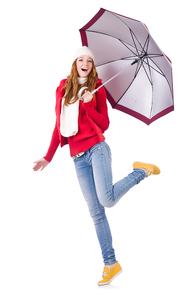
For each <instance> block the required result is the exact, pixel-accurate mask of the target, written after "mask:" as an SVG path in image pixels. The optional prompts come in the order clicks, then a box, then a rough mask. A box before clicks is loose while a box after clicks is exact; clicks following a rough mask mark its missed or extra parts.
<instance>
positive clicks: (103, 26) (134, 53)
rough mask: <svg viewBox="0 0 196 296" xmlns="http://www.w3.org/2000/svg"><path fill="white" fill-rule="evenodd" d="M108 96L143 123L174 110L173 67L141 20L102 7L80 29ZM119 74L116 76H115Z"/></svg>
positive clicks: (116, 104) (148, 122)
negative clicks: (92, 54) (92, 55)
mask: <svg viewBox="0 0 196 296" xmlns="http://www.w3.org/2000/svg"><path fill="white" fill-rule="evenodd" d="M79 31H80V35H81V39H82V44H83V45H86V46H88V47H89V48H90V50H92V52H93V53H94V56H95V62H96V63H95V65H96V68H97V72H98V74H99V77H100V78H101V79H102V81H103V83H105V82H107V81H108V80H110V78H111V77H113V76H115V77H114V79H112V80H110V81H109V82H108V83H106V84H105V89H106V93H107V99H108V101H109V102H110V104H111V106H112V107H113V108H115V109H118V110H121V111H123V112H125V113H128V114H130V115H132V116H134V117H136V118H138V119H140V120H141V121H143V122H145V123H146V124H150V123H152V122H153V121H155V120H156V119H158V118H160V117H161V116H163V115H165V114H167V113H169V112H171V111H173V110H174V102H173V83H172V67H171V61H170V60H169V58H168V57H167V56H166V55H165V54H164V53H163V52H162V51H161V50H160V48H159V47H158V46H157V44H156V43H155V41H154V40H153V38H152V37H151V35H150V33H149V31H148V29H147V27H146V26H145V25H144V24H143V23H142V22H140V21H137V20H134V19H130V18H128V17H125V16H122V15H119V14H116V13H113V12H111V11H108V10H105V9H103V8H101V9H100V10H99V12H98V13H97V14H96V15H95V16H94V17H93V18H92V19H91V20H90V21H89V22H88V23H87V24H86V25H85V26H84V27H83V28H81V29H80V30H79ZM117 73H119V75H116V74H117Z"/></svg>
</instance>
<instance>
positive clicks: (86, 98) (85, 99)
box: [82, 90, 93, 103]
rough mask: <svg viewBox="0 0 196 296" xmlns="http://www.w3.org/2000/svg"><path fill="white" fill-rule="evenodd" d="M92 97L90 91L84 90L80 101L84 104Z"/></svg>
mask: <svg viewBox="0 0 196 296" xmlns="http://www.w3.org/2000/svg"><path fill="white" fill-rule="evenodd" d="M92 98H93V95H92V94H91V93H90V91H88V90H85V93H84V94H83V96H82V99H83V100H84V103H88V102H90V101H91V100H92Z"/></svg>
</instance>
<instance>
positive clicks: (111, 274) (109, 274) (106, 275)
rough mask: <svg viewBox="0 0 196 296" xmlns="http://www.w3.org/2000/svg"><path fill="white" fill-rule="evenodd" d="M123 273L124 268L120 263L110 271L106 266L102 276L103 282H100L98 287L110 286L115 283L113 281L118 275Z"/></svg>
mask: <svg viewBox="0 0 196 296" xmlns="http://www.w3.org/2000/svg"><path fill="white" fill-rule="evenodd" d="M121 272H122V267H121V266H120V264H119V263H118V262H117V263H116V265H115V266H114V267H113V268H110V269H109V268H108V267H106V266H105V267H104V270H103V274H102V277H103V280H101V281H99V282H98V285H99V286H104V285H108V284H110V283H111V282H112V281H113V279H114V278H115V277H116V276H117V275H119V274H120V273H121Z"/></svg>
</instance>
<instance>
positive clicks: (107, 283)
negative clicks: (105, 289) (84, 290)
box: [98, 269, 123, 286]
mask: <svg viewBox="0 0 196 296" xmlns="http://www.w3.org/2000/svg"><path fill="white" fill-rule="evenodd" d="M122 271H123V270H122V269H121V270H120V271H119V272H118V273H117V274H115V276H113V278H112V279H111V280H110V281H109V282H105V283H98V286H106V285H109V284H110V283H111V282H112V281H113V280H114V279H115V278H116V277H117V276H118V275H119V274H120V273H121V272H122Z"/></svg>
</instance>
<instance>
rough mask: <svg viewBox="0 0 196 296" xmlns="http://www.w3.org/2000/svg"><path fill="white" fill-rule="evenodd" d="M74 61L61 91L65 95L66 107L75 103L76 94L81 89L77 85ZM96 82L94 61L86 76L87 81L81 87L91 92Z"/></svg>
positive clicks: (96, 75)
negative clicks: (85, 87)
mask: <svg viewBox="0 0 196 296" xmlns="http://www.w3.org/2000/svg"><path fill="white" fill-rule="evenodd" d="M76 61H77V59H76V60H75V61H74V62H73V64H72V68H71V73H70V75H69V76H68V77H67V81H66V84H65V85H64V86H63V89H65V94H64V96H63V98H65V105H66V106H68V105H69V104H73V103H75V102H76V101H77V100H78V99H79V98H78V92H79V90H80V88H81V85H79V84H78V80H77V77H78V71H77V66H76ZM97 81H98V74H97V71H96V68H95V64H94V61H93V60H92V70H91V72H90V74H89V75H88V78H87V81H86V82H85V83H84V84H83V85H82V86H87V87H88V90H89V91H93V90H94V88H95V84H96V82H97ZM73 98H74V99H73Z"/></svg>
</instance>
